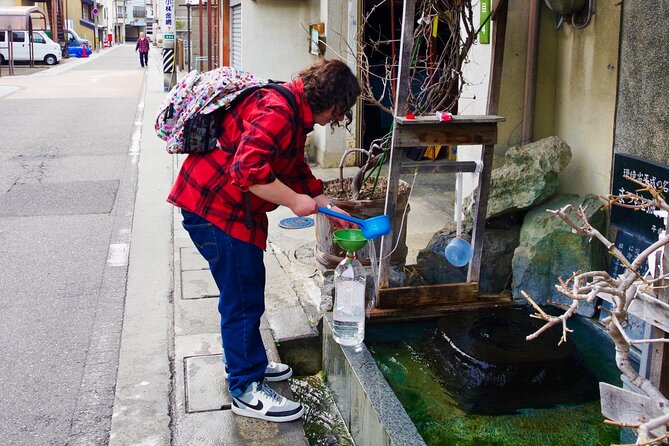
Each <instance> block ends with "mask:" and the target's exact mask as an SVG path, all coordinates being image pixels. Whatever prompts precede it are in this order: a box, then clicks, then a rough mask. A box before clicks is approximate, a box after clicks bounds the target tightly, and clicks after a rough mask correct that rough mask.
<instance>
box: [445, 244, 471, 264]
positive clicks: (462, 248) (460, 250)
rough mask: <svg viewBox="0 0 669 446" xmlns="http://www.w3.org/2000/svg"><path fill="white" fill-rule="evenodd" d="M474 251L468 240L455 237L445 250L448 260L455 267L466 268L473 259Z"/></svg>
mask: <svg viewBox="0 0 669 446" xmlns="http://www.w3.org/2000/svg"><path fill="white" fill-rule="evenodd" d="M473 255H474V249H473V248H472V245H470V244H469V242H468V241H467V240H464V239H461V238H460V237H455V238H454V239H453V240H451V241H450V242H449V243H448V245H446V248H445V249H444V256H446V260H448V262H449V263H450V264H451V265H453V266H458V267H459V266H465V265H466V264H467V263H469V261H470V260H471V259H472V256H473Z"/></svg>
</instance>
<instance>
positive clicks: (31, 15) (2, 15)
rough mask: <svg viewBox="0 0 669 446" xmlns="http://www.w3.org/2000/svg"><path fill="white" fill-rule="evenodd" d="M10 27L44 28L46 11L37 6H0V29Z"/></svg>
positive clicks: (16, 29)
mask: <svg viewBox="0 0 669 446" xmlns="http://www.w3.org/2000/svg"><path fill="white" fill-rule="evenodd" d="M31 22H32V23H31ZM10 29H11V30H14V31H28V30H31V29H46V13H45V12H44V10H43V9H41V8H38V7H37V6H0V30H3V31H4V30H10Z"/></svg>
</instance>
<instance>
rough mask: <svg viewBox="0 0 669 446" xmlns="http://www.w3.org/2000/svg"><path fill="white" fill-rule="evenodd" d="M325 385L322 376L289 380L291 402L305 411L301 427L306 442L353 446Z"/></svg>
mask: <svg viewBox="0 0 669 446" xmlns="http://www.w3.org/2000/svg"><path fill="white" fill-rule="evenodd" d="M325 381H326V379H325V373H323V372H320V373H318V374H316V375H313V376H302V377H296V378H293V379H291V380H290V388H291V390H292V391H293V395H294V397H295V399H296V400H297V401H299V402H300V403H302V404H303V405H304V407H305V412H304V417H303V423H304V431H305V433H306V435H307V440H308V441H309V444H310V445H311V446H334V445H337V446H353V445H354V443H353V440H352V439H351V436H350V434H349V433H348V430H347V428H346V424H345V423H344V421H343V420H342V419H341V416H340V415H339V412H338V411H337V408H336V406H335V403H334V399H333V397H332V393H331V392H330V389H329V388H328V387H327V386H326V385H325Z"/></svg>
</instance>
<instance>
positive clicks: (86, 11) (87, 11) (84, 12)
mask: <svg viewBox="0 0 669 446" xmlns="http://www.w3.org/2000/svg"><path fill="white" fill-rule="evenodd" d="M92 16H93V14H91V7H90V6H89V5H87V4H82V5H81V20H86V21H87V22H91V21H92V20H91V17H92Z"/></svg>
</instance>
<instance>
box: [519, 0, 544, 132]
mask: <svg viewBox="0 0 669 446" xmlns="http://www.w3.org/2000/svg"><path fill="white" fill-rule="evenodd" d="M540 16H541V0H531V2H530V14H529V22H528V27H527V55H526V59H525V60H526V62H525V93H524V96H523V129H522V136H521V143H522V144H527V143H529V142H531V141H532V138H533V137H534V111H535V100H536V96H537V59H538V53H539V19H540Z"/></svg>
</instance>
